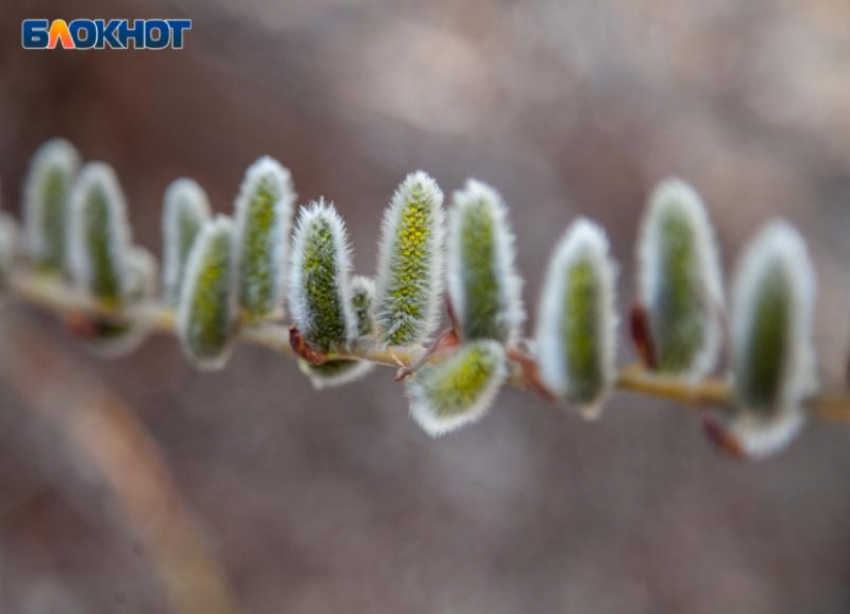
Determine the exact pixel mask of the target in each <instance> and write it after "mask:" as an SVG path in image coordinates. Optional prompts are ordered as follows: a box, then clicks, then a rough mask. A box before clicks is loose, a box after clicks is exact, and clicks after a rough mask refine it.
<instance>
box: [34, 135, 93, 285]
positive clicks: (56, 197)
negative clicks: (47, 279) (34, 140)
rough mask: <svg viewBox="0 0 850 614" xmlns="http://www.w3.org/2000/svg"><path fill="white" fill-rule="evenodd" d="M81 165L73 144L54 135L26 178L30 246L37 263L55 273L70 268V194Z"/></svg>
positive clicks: (36, 154) (39, 150)
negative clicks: (68, 261)
mask: <svg viewBox="0 0 850 614" xmlns="http://www.w3.org/2000/svg"><path fill="white" fill-rule="evenodd" d="M79 167H80V156H79V154H78V153H77V150H76V149H74V146H73V145H71V143H69V142H68V141H66V140H64V139H58V138H54V139H51V140H49V141H47V142H46V143H44V144H43V145H42V146H41V147H39V148H38V151H36V152H35V155H34V156H33V158H32V161H31V162H30V167H29V171H28V172H27V176H26V179H25V180H24V190H23V192H24V206H23V217H24V230H25V234H26V243H27V248H28V250H29V253H30V255H31V256H32V257H33V259H34V260H35V261H36V262H37V263H38V264H40V265H42V266H43V267H44V268H45V269H47V270H50V271H53V272H56V273H65V272H68V265H67V262H66V257H67V252H68V247H67V239H66V237H67V233H68V226H69V219H70V195H71V190H72V188H73V185H74V181H75V179H76V176H77V171H78V170H79Z"/></svg>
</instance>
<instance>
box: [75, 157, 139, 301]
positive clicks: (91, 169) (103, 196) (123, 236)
mask: <svg viewBox="0 0 850 614" xmlns="http://www.w3.org/2000/svg"><path fill="white" fill-rule="evenodd" d="M70 212H71V216H70V221H69V236H68V249H69V252H68V260H69V264H70V268H71V276H72V278H73V279H74V281H75V282H76V283H78V284H79V285H80V286H81V287H83V288H84V289H85V290H86V291H87V292H89V293H90V294H91V295H92V296H94V297H96V298H98V299H100V300H103V301H106V302H107V303H113V304H120V303H121V302H122V301H123V300H124V297H125V295H126V291H127V251H128V250H129V248H130V245H131V243H132V240H131V233H130V225H129V222H128V220H127V203H126V201H125V199H124V193H123V191H122V190H121V186H120V184H119V183H118V177H117V176H116V175H115V171H114V170H113V169H112V167H111V166H109V165H108V164H105V163H103V162H89V163H88V164H86V165H85V166H84V167H83V169H82V170H81V171H80V174H79V177H78V178H77V182H76V184H75V185H74V189H73V192H72V193H71V206H70Z"/></svg>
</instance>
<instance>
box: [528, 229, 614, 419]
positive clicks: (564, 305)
mask: <svg viewBox="0 0 850 614" xmlns="http://www.w3.org/2000/svg"><path fill="white" fill-rule="evenodd" d="M615 271H616V267H615V265H614V263H613V261H612V260H611V256H610V254H609V247H608V239H607V238H606V236H605V231H604V230H602V228H600V227H599V226H598V225H597V224H595V223H593V222H591V221H589V220H586V219H579V220H577V221H576V222H575V223H573V225H572V226H571V227H570V228H569V229H568V231H567V233H566V234H565V235H564V237H563V239H561V241H560V243H559V244H558V246H557V247H556V248H555V252H554V254H553V256H552V260H551V261H550V263H549V269H548V271H547V273H546V279H545V281H544V285H543V294H542V296H541V298H540V312H539V314H538V318H537V335H536V352H537V362H538V367H539V373H540V380H541V382H542V383H543V384H544V386H546V388H547V389H548V390H549V391H550V392H551V393H552V394H553V395H555V396H556V397H557V398H559V399H560V400H561V401H563V402H565V403H568V404H574V405H579V406H580V407H581V410H582V414H583V415H584V416H585V417H586V418H593V417H595V416H596V415H597V414H598V411H599V407H600V405H601V403H602V400H603V399H604V397H605V395H606V394H607V393H608V392H609V391H610V389H611V387H612V386H613V383H614V379H615V376H616V371H615V365H614V353H615V346H614V343H615V334H616V327H617V317H616V312H615V301H614V278H615V274H616V273H615Z"/></svg>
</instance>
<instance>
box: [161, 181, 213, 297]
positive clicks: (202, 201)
mask: <svg viewBox="0 0 850 614" xmlns="http://www.w3.org/2000/svg"><path fill="white" fill-rule="evenodd" d="M163 200H164V203H163V204H164V207H163V216H162V237H163V270H162V285H163V293H164V295H165V300H166V301H167V302H168V303H170V304H172V305H176V304H177V301H178V298H179V294H180V285H181V283H182V280H183V276H184V273H185V269H186V262H187V260H188V258H189V252H190V251H191V249H192V244H193V243H194V241H195V239H196V238H197V236H198V233H200V230H201V227H202V226H203V225H204V223H205V222H207V221H208V220H209V219H210V204H209V199H208V198H207V193H206V192H205V191H204V189H203V188H202V187H201V186H200V185H199V184H198V182H197V181H195V180H194V179H188V178H185V177H184V178H180V179H176V180H175V181H173V182H172V183H171V184H170V185H169V186H168V188H167V189H166V190H165V198H164V199H163Z"/></svg>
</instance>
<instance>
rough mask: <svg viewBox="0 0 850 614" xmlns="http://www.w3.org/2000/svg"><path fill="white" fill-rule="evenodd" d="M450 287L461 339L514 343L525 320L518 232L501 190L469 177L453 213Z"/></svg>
mask: <svg viewBox="0 0 850 614" xmlns="http://www.w3.org/2000/svg"><path fill="white" fill-rule="evenodd" d="M447 262H448V266H447V279H448V292H449V298H450V300H451V305H452V310H453V312H454V315H455V318H456V322H457V325H458V328H459V331H458V332H459V334H460V337H461V339H462V340H464V341H468V340H474V339H494V340H496V341H500V342H502V343H507V344H511V343H513V342H515V341H516V339H517V337H518V336H519V332H520V326H521V325H522V322H523V321H524V320H525V312H524V311H523V308H522V297H521V291H522V280H520V278H519V277H518V276H517V274H516V270H515V267H514V235H513V232H512V231H511V228H510V225H509V223H508V219H507V207H506V206H505V203H504V202H503V201H502V197H501V196H500V195H499V193H498V192H496V190H494V189H493V188H491V187H490V186H488V185H485V184H483V183H481V182H478V181H475V180H474V179H470V180H469V181H467V183H466V188H465V189H464V190H463V191H462V192H455V193H454V207H453V208H452V210H451V211H450V213H449V234H448V259H447Z"/></svg>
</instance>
